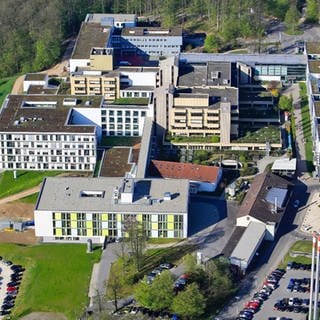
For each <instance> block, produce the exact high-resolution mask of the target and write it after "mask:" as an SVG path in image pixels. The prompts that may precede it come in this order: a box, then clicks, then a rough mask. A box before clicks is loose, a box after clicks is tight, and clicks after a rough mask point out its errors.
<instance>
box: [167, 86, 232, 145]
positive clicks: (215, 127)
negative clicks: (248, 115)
mask: <svg viewBox="0 0 320 320" xmlns="http://www.w3.org/2000/svg"><path fill="white" fill-rule="evenodd" d="M185 91H186V90H181V91H179V90H176V92H175V93H174V94H173V104H172V107H171V108H170V111H169V131H170V133H171V134H172V135H175V136H203V137H206V136H218V137H219V138H220V142H222V143H229V142H230V137H231V136H237V135H238V126H237V124H233V123H232V122H234V123H236V120H237V118H238V105H237V97H238V89H237V88H228V89H218V88H207V89H205V88H193V89H190V90H188V91H189V92H185Z"/></svg>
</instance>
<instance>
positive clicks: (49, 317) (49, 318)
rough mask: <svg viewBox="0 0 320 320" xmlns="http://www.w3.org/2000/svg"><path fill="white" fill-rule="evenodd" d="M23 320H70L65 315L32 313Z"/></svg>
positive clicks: (22, 319)
mask: <svg viewBox="0 0 320 320" xmlns="http://www.w3.org/2000/svg"><path fill="white" fill-rule="evenodd" d="M21 320H68V318H67V317H66V316H65V315H64V314H63V313H57V312H32V313H30V314H28V315H27V316H25V317H23V318H21Z"/></svg>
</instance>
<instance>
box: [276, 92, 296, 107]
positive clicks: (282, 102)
mask: <svg viewBox="0 0 320 320" xmlns="http://www.w3.org/2000/svg"><path fill="white" fill-rule="evenodd" d="M292 102H293V98H292V96H290V98H288V97H287V96H284V95H282V96H281V97H280V99H279V104H278V106H279V109H280V110H283V111H290V110H292Z"/></svg>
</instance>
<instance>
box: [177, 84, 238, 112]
mask: <svg viewBox="0 0 320 320" xmlns="http://www.w3.org/2000/svg"><path fill="white" fill-rule="evenodd" d="M204 95H208V96H209V97H210V98H209V106H210V107H213V108H214V107H220V102H230V103H231V105H233V106H237V105H238V88H234V87H220V88H218V87H215V88H203V87H197V88H185V89H181V88H180V89H177V90H176V91H175V97H178V96H180V97H188V96H189V97H190V98H203V97H204Z"/></svg>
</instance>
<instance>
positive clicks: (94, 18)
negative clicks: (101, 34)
mask: <svg viewBox="0 0 320 320" xmlns="http://www.w3.org/2000/svg"><path fill="white" fill-rule="evenodd" d="M109 18H111V19H114V20H117V21H122V22H135V21H136V19H137V16H136V15H135V14H122V13H121V14H113V13H88V14H87V16H86V19H85V21H86V22H94V23H102V24H103V23H104V21H107V20H108V19H109Z"/></svg>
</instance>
